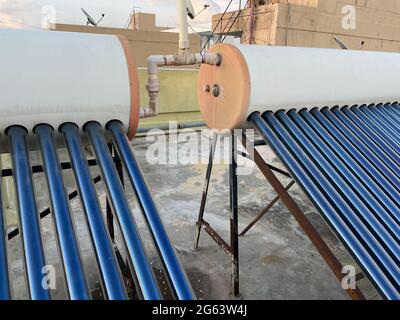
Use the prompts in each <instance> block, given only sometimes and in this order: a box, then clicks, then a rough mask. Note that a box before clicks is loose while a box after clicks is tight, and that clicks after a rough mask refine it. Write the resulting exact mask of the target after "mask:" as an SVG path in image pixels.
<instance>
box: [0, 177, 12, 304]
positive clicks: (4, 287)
mask: <svg viewBox="0 0 400 320" xmlns="http://www.w3.org/2000/svg"><path fill="white" fill-rule="evenodd" d="M0 186H1V181H0ZM4 222H5V216H4V211H3V202H2V200H1V189H0V300H9V299H10V297H11V294H10V282H9V274H8V264H7V245H6V232H5V231H6V228H5V223H4Z"/></svg>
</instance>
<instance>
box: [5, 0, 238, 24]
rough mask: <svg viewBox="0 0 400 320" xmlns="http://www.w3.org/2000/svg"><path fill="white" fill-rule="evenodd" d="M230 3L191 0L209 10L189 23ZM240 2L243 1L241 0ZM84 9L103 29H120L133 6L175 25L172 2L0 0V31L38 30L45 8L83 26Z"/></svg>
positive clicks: (198, 7)
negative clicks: (2, 29)
mask: <svg viewBox="0 0 400 320" xmlns="http://www.w3.org/2000/svg"><path fill="white" fill-rule="evenodd" d="M229 2H230V0H204V1H203V0H192V3H193V5H194V7H195V10H196V11H199V10H201V8H202V7H203V5H204V4H209V5H210V8H209V9H208V10H207V11H206V12H204V13H203V14H201V15H199V17H197V18H196V19H195V21H193V22H192V24H193V25H196V24H202V23H204V22H206V21H210V17H211V15H212V14H213V13H217V12H222V11H223V10H224V9H225V7H226V6H227V4H228V3H229ZM238 3H239V0H233V3H232V6H231V8H232V9H234V8H235V9H236V8H237V7H238ZM242 3H244V1H242ZM81 7H82V8H84V9H86V11H88V12H89V13H90V14H91V15H92V16H93V18H94V19H95V20H97V19H99V18H100V16H101V14H102V13H105V15H106V16H105V18H104V20H103V22H102V25H103V26H111V27H120V28H122V27H124V26H125V25H126V23H127V21H128V18H129V14H130V12H131V11H132V8H133V7H139V8H141V11H142V12H152V13H156V14H157V24H158V25H160V26H170V27H175V26H176V13H175V11H176V0H0V28H40V27H41V22H42V19H43V17H44V15H45V13H43V11H46V10H47V12H48V10H49V8H50V10H52V8H54V9H55V12H56V22H58V23H72V24H84V23H85V17H84V16H83V14H82V12H81V11H80V8H81Z"/></svg>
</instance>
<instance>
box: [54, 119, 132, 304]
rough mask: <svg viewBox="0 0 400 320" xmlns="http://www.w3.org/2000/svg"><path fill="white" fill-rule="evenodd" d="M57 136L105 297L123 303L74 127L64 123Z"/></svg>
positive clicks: (118, 275)
mask: <svg viewBox="0 0 400 320" xmlns="http://www.w3.org/2000/svg"><path fill="white" fill-rule="evenodd" d="M61 132H62V133H63V135H64V137H65V141H66V144H67V148H68V153H69V156H70V159H71V164H72V168H73V171H74V174H75V179H76V184H77V187H78V191H79V195H80V198H81V202H82V207H83V209H84V211H85V217H86V221H87V224H88V226H89V231H90V235H91V238H92V241H93V245H94V248H95V252H96V258H97V261H98V263H99V267H100V271H101V272H100V274H101V277H102V280H103V283H104V287H105V291H106V294H107V296H108V298H109V299H111V300H125V299H127V295H126V291H125V287H124V282H123V280H122V276H121V273H120V271H119V268H118V263H117V259H116V257H115V253H114V249H113V245H112V244H111V241H110V237H109V234H108V232H107V227H106V225H105V222H104V219H103V215H102V210H101V206H100V203H99V200H98V198H97V193H96V189H95V187H94V183H93V181H92V177H91V173H90V169H89V166H88V163H87V161H86V157H85V155H84V153H83V150H82V143H81V139H80V137H79V134H78V127H77V126H76V125H75V124H72V123H67V124H64V125H63V126H62V127H61Z"/></svg>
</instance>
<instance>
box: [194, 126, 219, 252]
mask: <svg viewBox="0 0 400 320" xmlns="http://www.w3.org/2000/svg"><path fill="white" fill-rule="evenodd" d="M217 140H218V136H217V134H216V133H214V134H213V137H212V141H211V149H210V157H209V160H208V166H207V173H206V178H205V181H204V189H203V196H202V198H201V204H200V210H199V217H198V219H197V223H196V235H195V239H194V245H193V250H194V251H198V250H199V241H200V233H201V228H202V226H203V223H204V219H203V218H204V210H205V208H206V202H207V195H208V188H209V186H210V178H211V173H212V167H213V161H214V154H215V148H216V146H217Z"/></svg>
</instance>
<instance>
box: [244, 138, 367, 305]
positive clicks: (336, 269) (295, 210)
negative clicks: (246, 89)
mask: <svg viewBox="0 0 400 320" xmlns="http://www.w3.org/2000/svg"><path fill="white" fill-rule="evenodd" d="M246 144H247V145H250V144H249V142H248V141H247V142H246ZM254 162H255V163H256V165H257V167H258V168H259V169H260V170H261V173H262V174H263V175H264V177H265V178H266V179H267V180H268V182H269V183H270V184H271V186H272V187H273V188H274V190H275V191H276V192H277V193H278V195H279V196H280V198H281V199H282V201H283V203H284V204H285V205H286V207H287V208H288V209H289V211H290V213H291V214H292V215H293V217H294V218H295V219H296V220H297V222H298V224H299V225H300V227H301V228H302V229H303V231H304V233H305V234H306V235H307V237H308V238H309V239H310V240H311V242H312V243H313V244H314V246H315V248H316V249H317V250H318V252H319V253H320V254H321V256H322V258H323V259H324V260H325V261H326V263H327V264H328V265H329V267H330V268H331V270H332V271H333V273H334V274H335V276H336V277H337V279H338V280H339V281H342V278H343V274H342V268H343V266H342V264H341V262H340V261H339V260H338V258H337V257H336V256H335V255H334V253H333V252H332V250H331V249H330V248H329V247H328V245H327V244H326V242H325V241H324V239H323V238H322V237H321V235H320V234H319V233H318V231H317V230H316V229H315V228H314V226H313V225H312V223H311V222H310V221H309V220H308V219H307V217H306V216H305V214H304V213H303V212H302V211H301V209H300V208H299V206H298V205H297V204H296V202H295V201H294V200H293V198H292V197H291V196H290V194H289V193H288V192H287V191H286V190H285V187H284V186H283V185H282V183H281V182H280V181H279V179H278V178H277V177H276V176H275V174H274V173H273V172H272V170H271V168H270V167H269V166H268V165H267V164H266V162H265V161H264V159H263V158H262V156H261V155H260V154H259V153H258V151H257V150H254ZM347 292H348V294H349V295H350V297H351V298H352V299H356V300H364V299H365V297H364V295H363V294H362V292H361V291H360V289H359V288H356V289H348V290H347Z"/></svg>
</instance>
